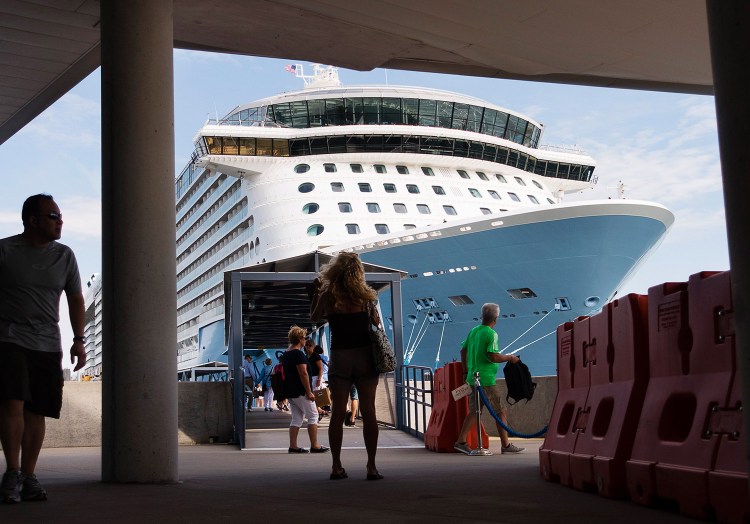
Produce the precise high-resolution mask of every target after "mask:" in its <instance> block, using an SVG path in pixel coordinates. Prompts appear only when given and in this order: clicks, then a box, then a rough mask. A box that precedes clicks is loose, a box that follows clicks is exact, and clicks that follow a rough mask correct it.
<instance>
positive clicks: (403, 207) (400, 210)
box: [393, 204, 406, 213]
mask: <svg viewBox="0 0 750 524" xmlns="http://www.w3.org/2000/svg"><path fill="white" fill-rule="evenodd" d="M393 209H394V211H396V213H406V204H393Z"/></svg>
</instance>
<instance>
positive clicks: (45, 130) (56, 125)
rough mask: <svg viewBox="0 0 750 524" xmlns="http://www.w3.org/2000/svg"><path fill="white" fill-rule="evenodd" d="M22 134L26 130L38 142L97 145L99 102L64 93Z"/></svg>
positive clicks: (91, 146) (82, 145)
mask: <svg viewBox="0 0 750 524" xmlns="http://www.w3.org/2000/svg"><path fill="white" fill-rule="evenodd" d="M21 134H29V135H31V137H32V139H35V140H37V141H38V142H39V143H50V144H55V145H56V146H60V145H65V146H66V147H75V148H80V149H91V148H100V147H101V146H100V144H101V104H100V102H99V100H98V99H92V98H86V97H83V96H81V95H78V94H76V93H67V94H66V95H64V96H63V97H62V98H61V99H60V100H58V101H57V102H56V103H55V104H54V105H52V106H50V107H49V108H48V109H47V110H45V111H44V112H43V113H42V114H41V115H39V116H38V117H37V118H35V119H34V120H33V121H32V122H31V123H29V124H28V125H27V126H26V127H25V128H24V129H23V130H22V131H21Z"/></svg>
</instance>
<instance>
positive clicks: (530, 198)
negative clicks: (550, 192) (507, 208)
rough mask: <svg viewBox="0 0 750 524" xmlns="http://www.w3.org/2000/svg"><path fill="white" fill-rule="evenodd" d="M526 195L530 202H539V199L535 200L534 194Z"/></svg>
mask: <svg viewBox="0 0 750 524" xmlns="http://www.w3.org/2000/svg"><path fill="white" fill-rule="evenodd" d="M526 196H527V197H529V200H531V202H532V203H534V204H538V203H539V200H537V199H536V197H535V196H534V195H526Z"/></svg>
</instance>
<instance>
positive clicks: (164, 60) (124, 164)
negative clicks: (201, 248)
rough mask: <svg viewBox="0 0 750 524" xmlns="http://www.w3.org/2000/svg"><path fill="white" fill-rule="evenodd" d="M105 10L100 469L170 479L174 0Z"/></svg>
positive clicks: (106, 5)
mask: <svg viewBox="0 0 750 524" xmlns="http://www.w3.org/2000/svg"><path fill="white" fill-rule="evenodd" d="M101 14H102V17H101V20H102V24H101V34H102V226H103V234H102V237H103V238H102V249H103V253H102V265H103V271H102V277H103V279H102V284H103V286H102V297H103V303H102V305H103V315H102V321H103V330H102V336H103V352H102V353H103V354H102V356H103V392H102V397H103V406H102V480H104V481H105V482H144V483H151V482H154V483H163V482H176V481H177V479H178V477H177V358H176V346H177V333H176V323H177V318H176V316H177V313H176V300H177V299H176V292H175V287H176V276H175V267H176V263H175V221H174V216H175V193H174V177H175V171H174V102H173V99H174V94H173V73H172V47H173V36H172V33H173V27H172V26H173V23H172V1H171V0H108V1H106V2H101Z"/></svg>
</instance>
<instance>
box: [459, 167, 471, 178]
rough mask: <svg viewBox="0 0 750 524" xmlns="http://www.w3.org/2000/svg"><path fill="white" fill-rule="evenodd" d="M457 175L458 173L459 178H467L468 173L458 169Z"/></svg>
mask: <svg viewBox="0 0 750 524" xmlns="http://www.w3.org/2000/svg"><path fill="white" fill-rule="evenodd" d="M457 173H458V176H460V177H461V178H469V173H467V172H466V171H464V170H463V169H458V170H457Z"/></svg>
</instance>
